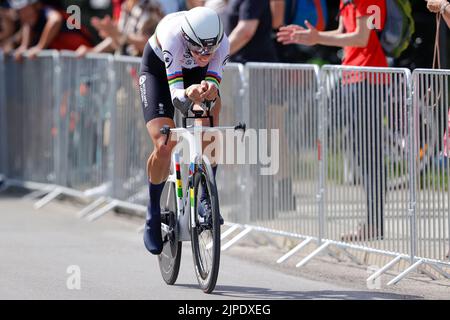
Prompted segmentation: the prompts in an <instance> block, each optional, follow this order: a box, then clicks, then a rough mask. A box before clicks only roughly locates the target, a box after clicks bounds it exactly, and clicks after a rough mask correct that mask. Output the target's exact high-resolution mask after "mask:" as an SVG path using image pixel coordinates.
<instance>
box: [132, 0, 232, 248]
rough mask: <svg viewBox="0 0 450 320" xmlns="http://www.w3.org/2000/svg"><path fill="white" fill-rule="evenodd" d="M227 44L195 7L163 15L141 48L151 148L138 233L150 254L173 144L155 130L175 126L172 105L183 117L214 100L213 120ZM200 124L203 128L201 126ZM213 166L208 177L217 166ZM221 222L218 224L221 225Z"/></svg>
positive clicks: (210, 16) (215, 22)
mask: <svg viewBox="0 0 450 320" xmlns="http://www.w3.org/2000/svg"><path fill="white" fill-rule="evenodd" d="M229 50H230V45H229V42H228V39H227V37H226V35H225V34H224V31H223V25H222V22H221V20H220V18H219V16H218V15H217V13H216V12H215V11H214V10H212V9H209V8H205V7H196V8H193V9H191V10H189V11H180V12H176V13H172V14H169V15H167V16H166V17H165V18H164V19H162V20H161V21H160V23H159V24H158V26H157V28H156V31H155V33H154V34H153V36H152V37H151V38H150V39H149V41H148V43H147V44H146V46H145V49H144V54H143V57H142V63H141V74H140V78H139V85H140V90H141V100H142V107H143V111H144V118H145V121H146V126H147V130H148V133H149V135H150V137H151V139H152V141H153V145H154V150H153V152H152V154H151V155H150V157H149V159H148V162H147V172H148V178H149V196H150V201H149V205H148V208H147V218H146V223H145V230H144V244H145V247H146V248H147V250H148V251H150V252H151V253H152V254H160V253H161V251H162V237H161V208H160V198H161V193H162V190H163V187H164V184H165V181H166V179H167V177H168V174H169V170H170V160H171V159H170V157H171V151H172V149H173V147H174V146H175V144H176V142H173V141H169V142H168V144H167V145H165V138H166V137H165V136H163V135H162V134H161V133H160V129H161V128H162V127H163V126H165V125H167V126H169V127H171V128H174V127H175V123H174V121H173V117H174V107H175V108H177V109H179V110H180V111H181V112H182V113H183V114H187V112H188V110H189V107H190V106H191V103H194V106H197V107H198V106H199V105H200V104H201V103H203V102H204V101H206V100H208V101H214V107H213V108H212V110H211V114H212V116H213V117H214V122H215V123H218V122H219V112H220V108H221V100H220V95H219V86H220V82H221V77H222V72H223V67H224V66H225V64H226V62H227V61H228V57H229ZM202 125H209V123H207V120H206V122H203V121H202ZM212 165H213V172H214V175H215V174H216V172H217V165H215V164H212ZM205 194H206V192H205V190H203V194H202V196H201V203H200V208H199V211H200V214H202V215H204V216H205V217H207V215H208V213H209V212H210V205H209V203H208V202H207V200H206V199H205V198H206V197H205ZM221 222H223V221H221Z"/></svg>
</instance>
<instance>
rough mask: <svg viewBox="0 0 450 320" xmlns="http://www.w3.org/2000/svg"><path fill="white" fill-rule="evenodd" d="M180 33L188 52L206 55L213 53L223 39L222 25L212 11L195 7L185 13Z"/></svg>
mask: <svg viewBox="0 0 450 320" xmlns="http://www.w3.org/2000/svg"><path fill="white" fill-rule="evenodd" d="M181 33H182V35H183V38H184V39H185V40H186V44H187V47H188V48H189V50H191V51H194V52H196V53H198V54H200V55H208V54H212V53H214V51H215V50H216V49H217V47H218V46H219V45H220V42H221V41H222V39H223V24H222V21H221V20H220V17H219V15H218V14H217V13H216V12H215V11H214V10H212V9H210V8H205V7H195V8H193V9H191V10H189V11H186V13H185V15H184V18H183V22H182V24H181Z"/></svg>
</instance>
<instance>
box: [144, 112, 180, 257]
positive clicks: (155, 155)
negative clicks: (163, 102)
mask: <svg viewBox="0 0 450 320" xmlns="http://www.w3.org/2000/svg"><path fill="white" fill-rule="evenodd" d="M165 125H167V126H169V127H171V128H174V127H175V123H174V122H173V120H172V119H169V118H156V119H153V120H151V121H149V122H148V123H147V130H148V133H149V135H150V137H151V139H152V141H153V146H154V148H153V152H152V153H151V155H150V157H149V158H148V160H147V173H148V185H149V187H148V188H149V197H150V201H149V205H148V208H147V219H146V224H145V231H144V244H145V247H146V248H147V250H148V251H150V252H151V253H152V254H160V253H161V250H162V237H161V207H160V199H161V194H162V191H163V188H164V185H165V182H166V180H167V176H168V175H169V170H170V157H171V153H172V149H173V147H174V146H175V142H172V141H169V142H168V143H167V145H165V140H166V136H163V135H161V133H160V131H159V130H160V129H161V128H162V127H163V126H165Z"/></svg>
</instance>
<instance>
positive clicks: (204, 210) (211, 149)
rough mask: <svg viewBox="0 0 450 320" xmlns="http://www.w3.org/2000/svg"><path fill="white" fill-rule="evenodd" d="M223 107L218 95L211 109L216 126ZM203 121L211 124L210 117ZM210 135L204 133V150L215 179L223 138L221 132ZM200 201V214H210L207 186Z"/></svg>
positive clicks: (206, 124) (207, 124)
mask: <svg viewBox="0 0 450 320" xmlns="http://www.w3.org/2000/svg"><path fill="white" fill-rule="evenodd" d="M221 108H222V100H221V99H220V97H218V98H217V99H216V101H215V103H214V107H213V109H212V110H211V115H212V116H213V120H214V123H213V125H214V126H218V125H219V123H220V122H219V121H220V117H219V115H220V110H221ZM200 121H201V125H202V126H205V127H206V126H209V125H210V123H209V120H208V119H202V120H200ZM208 135H209V136H208V137H207V138H206V137H205V135H204V139H203V151H204V154H205V155H206V156H207V157H208V159H209V161H210V163H211V167H212V171H213V175H214V179H215V178H216V174H217V167H218V160H219V159H220V156H221V155H220V152H221V150H222V139H221V135H220V134H219V133H212V135H211V134H208ZM200 202H201V205H200V207H199V214H200V215H201V216H203V217H205V216H208V214H209V211H210V210H211V208H210V203H209V201H208V192H207V190H206V186H205V185H202V194H201V196H200ZM223 223H224V220H223V218H222V216H220V224H223Z"/></svg>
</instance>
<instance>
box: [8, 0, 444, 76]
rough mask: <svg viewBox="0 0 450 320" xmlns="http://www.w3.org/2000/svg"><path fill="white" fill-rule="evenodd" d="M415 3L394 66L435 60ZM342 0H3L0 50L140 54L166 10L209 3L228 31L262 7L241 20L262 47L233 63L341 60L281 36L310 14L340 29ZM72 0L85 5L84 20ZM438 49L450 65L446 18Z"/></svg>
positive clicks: (426, 19) (421, 7) (428, 24)
mask: <svg viewBox="0 0 450 320" xmlns="http://www.w3.org/2000/svg"><path fill="white" fill-rule="evenodd" d="M410 2H411V5H412V7H413V17H414V21H415V33H414V35H413V38H412V40H411V43H410V46H409V47H408V49H407V50H406V51H404V52H403V54H402V55H401V56H400V57H398V58H395V59H389V65H390V66H395V67H408V68H411V69H415V68H419V67H422V68H429V67H431V66H432V61H433V49H434V41H435V37H434V28H435V25H436V23H435V15H434V14H433V13H431V12H430V11H429V10H428V9H427V3H426V1H418V0H412V1H410ZM339 4H340V1H337V0H297V1H296V0H258V1H246V0H78V1H68V0H0V50H2V51H3V52H5V53H7V54H12V55H14V56H15V58H16V59H17V60H21V59H23V57H24V56H27V57H31V58H33V57H34V56H36V54H37V53H38V52H39V51H40V50H43V49H57V50H73V51H76V53H77V55H79V56H80V57H81V56H84V55H85V54H86V53H89V52H108V53H115V54H121V55H131V56H140V55H141V54H142V51H143V48H144V46H145V43H146V41H147V40H148V38H149V37H150V36H151V35H152V33H153V32H154V30H155V28H156V26H157V24H158V22H159V21H160V20H161V19H162V18H163V17H164V16H165V15H167V14H169V13H171V12H176V11H180V10H188V9H190V8H193V7H195V6H208V7H211V8H213V9H215V10H217V11H218V12H219V13H220V15H221V17H222V19H223V21H224V24H225V30H226V31H227V33H228V34H230V33H231V32H232V31H233V29H234V28H236V27H237V26H239V25H238V22H239V19H240V18H241V17H242V16H243V15H244V16H245V14H246V13H245V12H243V11H245V10H248V11H252V12H253V16H255V11H258V17H259V19H260V20H259V24H258V25H257V27H256V28H255V30H252V25H249V24H248V25H247V24H242V26H240V27H242V30H240V31H241V32H240V34H242V35H243V36H245V37H248V38H253V39H252V40H251V42H252V45H253V46H254V47H255V48H259V49H258V50H254V51H255V52H254V53H253V54H250V58H248V57H247V59H245V61H242V59H240V58H239V56H238V55H235V56H234V57H232V61H238V62H247V61H267V62H271V61H273V60H274V61H281V62H286V63H317V64H324V63H331V64H340V62H341V60H342V55H343V50H342V48H334V47H324V46H312V47H309V46H302V45H297V44H293V45H288V46H284V45H281V44H280V43H277V41H276V32H277V30H278V28H279V27H281V26H283V25H288V24H298V25H303V24H304V21H305V19H307V20H308V21H310V22H311V23H312V24H313V25H314V26H315V27H316V28H317V29H318V30H333V29H336V28H337V26H338V17H339ZM73 5H76V6H77V7H78V8H79V9H80V10H79V12H78V14H79V18H80V20H79V21H78V20H77V19H76V18H77V16H76V13H77V11H76V10H77V9H76V8H74V7H72V6H73ZM255 6H258V8H257V9H255ZM303 26H304V25H303ZM246 30H248V32H247V31H246ZM269 42H271V43H269ZM268 47H273V48H274V50H275V51H276V56H277V58H276V59H273V58H271V57H269V56H270V55H268V54H267V51H268V50H269V49H268ZM440 50H441V67H442V68H450V65H449V64H450V62H449V61H448V58H449V53H450V31H449V29H448V28H447V26H446V25H445V23H443V24H441V30H440ZM24 54H25V55H24ZM272 56H273V55H272Z"/></svg>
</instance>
